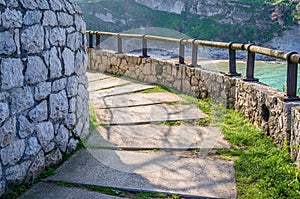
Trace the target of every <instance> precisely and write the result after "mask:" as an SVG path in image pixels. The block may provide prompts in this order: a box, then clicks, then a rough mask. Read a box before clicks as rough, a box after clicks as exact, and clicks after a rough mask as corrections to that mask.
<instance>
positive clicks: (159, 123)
mask: <svg viewBox="0 0 300 199" xmlns="http://www.w3.org/2000/svg"><path fill="white" fill-rule="evenodd" d="M88 78H89V82H90V84H89V91H90V106H91V107H92V109H93V112H94V113H93V114H94V115H95V116H96V122H97V125H96V127H95V128H94V129H93V130H91V133H90V136H89V137H88V138H87V139H86V140H85V141H84V143H85V149H81V150H79V151H78V152H76V153H75V154H74V155H73V156H72V157H71V158H70V159H69V160H67V161H66V162H65V163H63V164H62V165H61V166H60V167H59V168H58V169H57V171H56V174H55V175H53V176H51V177H48V178H47V179H46V180H45V181H44V182H41V183H38V184H36V185H35V186H34V187H33V188H32V189H30V190H29V191H28V192H26V193H25V194H24V195H23V196H21V197H20V198H81V199H84V198H118V197H116V196H108V195H103V194H101V193H98V192H93V191H88V190H86V189H83V188H82V186H77V185H93V186H95V187H109V188H118V189H121V190H129V191H137V192H140V191H142V192H145V191H146V192H161V193H168V194H171V195H172V194H178V195H181V196H182V198H235V197H236V187H235V178H234V174H235V171H234V165H233V162H232V161H226V160H222V159H221V158H220V157H219V156H217V155H216V154H215V153H214V151H215V150H216V149H224V148H229V147H230V146H229V144H228V143H227V142H226V141H225V140H224V139H223V137H222V133H221V132H220V129H219V128H217V127H213V126H206V127H202V126H200V125H199V120H201V119H205V118H207V117H208V116H207V115H206V114H204V113H203V112H202V111H201V110H200V109H199V108H198V107H197V106H196V105H194V104H189V103H187V102H186V101H185V99H183V98H182V97H180V96H178V95H176V94H173V93H169V92H157V91H156V90H155V89H153V88H155V86H153V85H149V84H144V83H141V82H137V81H133V80H130V79H126V78H120V77H114V76H111V75H106V74H101V73H92V72H90V73H88ZM149 89H152V90H149ZM142 91H148V92H142ZM58 182H59V183H58ZM66 184H67V185H68V186H64V185H66ZM129 197H130V196H129Z"/></svg>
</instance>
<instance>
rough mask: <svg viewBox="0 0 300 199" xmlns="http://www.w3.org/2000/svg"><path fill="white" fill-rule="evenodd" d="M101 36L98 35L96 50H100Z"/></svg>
mask: <svg viewBox="0 0 300 199" xmlns="http://www.w3.org/2000/svg"><path fill="white" fill-rule="evenodd" d="M100 39H101V38H100V35H99V34H96V50H100Z"/></svg>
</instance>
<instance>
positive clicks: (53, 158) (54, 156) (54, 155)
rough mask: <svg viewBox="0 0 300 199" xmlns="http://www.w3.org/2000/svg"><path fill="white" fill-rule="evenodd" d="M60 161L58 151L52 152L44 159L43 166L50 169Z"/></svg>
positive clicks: (60, 157)
mask: <svg viewBox="0 0 300 199" xmlns="http://www.w3.org/2000/svg"><path fill="white" fill-rule="evenodd" d="M61 161H62V154H61V152H60V151H59V149H56V150H54V151H52V152H51V153H50V154H48V155H46V157H45V166H46V167H51V166H54V165H57V164H59V163H60V162H61Z"/></svg>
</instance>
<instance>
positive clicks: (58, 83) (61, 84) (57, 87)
mask: <svg viewBox="0 0 300 199" xmlns="http://www.w3.org/2000/svg"><path fill="white" fill-rule="evenodd" d="M66 85H67V79H66V78H61V79H58V80H55V81H54V82H53V83H52V92H58V91H61V90H64V89H65V88H66Z"/></svg>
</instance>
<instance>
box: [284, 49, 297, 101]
mask: <svg viewBox="0 0 300 199" xmlns="http://www.w3.org/2000/svg"><path fill="white" fill-rule="evenodd" d="M294 54H298V53H297V52H290V53H288V54H287V80H286V95H287V99H285V101H295V100H299V98H298V97H297V77H298V64H297V63H293V62H292V61H291V56H292V55H294Z"/></svg>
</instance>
